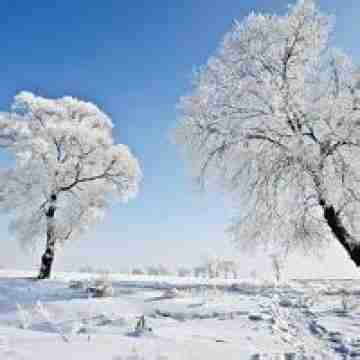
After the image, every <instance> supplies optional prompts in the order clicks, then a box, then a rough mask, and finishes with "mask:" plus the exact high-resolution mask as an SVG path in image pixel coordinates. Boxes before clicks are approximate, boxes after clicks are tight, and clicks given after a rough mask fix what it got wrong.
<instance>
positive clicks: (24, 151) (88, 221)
mask: <svg viewBox="0 0 360 360" xmlns="http://www.w3.org/2000/svg"><path fill="white" fill-rule="evenodd" d="M0 124H2V125H0V130H1V129H3V131H2V132H1V131H0V138H1V135H3V138H4V139H5V135H6V136H8V137H9V135H11V139H10V140H11V141H9V140H8V139H6V141H7V142H6V144H5V145H6V147H7V149H8V150H9V151H10V152H11V153H12V154H13V156H14V158H15V163H14V166H13V167H11V168H9V169H4V170H3V171H2V173H1V175H0V183H1V185H0V206H1V208H2V209H4V210H5V211H10V212H11V213H12V214H13V219H12V222H11V225H10V228H11V230H13V231H14V233H15V235H16V237H17V238H18V239H19V240H20V241H21V243H22V244H23V245H25V246H34V245H37V244H38V243H39V241H41V240H44V239H45V237H46V250H45V253H44V255H43V256H42V259H41V268H40V273H39V276H38V277H39V279H43V278H48V277H50V273H51V267H52V263H53V260H54V254H55V247H56V245H60V244H62V243H64V242H65V241H67V240H71V239H75V238H77V237H78V236H79V235H80V234H82V233H83V232H84V231H85V230H86V229H87V228H88V227H89V226H90V225H92V224H93V223H95V222H96V221H98V220H99V219H101V217H102V216H103V214H104V210H105V209H106V207H107V205H108V203H109V201H111V200H120V201H126V200H128V199H129V198H132V197H134V196H136V194H137V191H138V184H139V181H140V179H141V171H140V168H139V165H138V162H137V160H136V159H135V158H134V157H133V155H132V154H131V152H130V150H129V149H128V147H127V146H125V145H122V144H115V143H114V140H113V135H112V128H113V124H112V122H111V120H110V118H109V117H108V116H107V115H106V114H104V113H103V112H102V111H101V110H100V109H99V108H98V107H97V106H95V105H94V104H92V103H89V102H84V101H80V100H77V99H75V98H72V97H63V98H59V99H46V98H43V97H38V96H35V95H33V94H32V93H29V92H21V93H19V94H18V95H17V96H16V97H15V99H14V103H13V106H12V109H11V112H9V113H3V114H2V116H1V119H0ZM4 141H5V140H4ZM5 145H4V146H5Z"/></svg>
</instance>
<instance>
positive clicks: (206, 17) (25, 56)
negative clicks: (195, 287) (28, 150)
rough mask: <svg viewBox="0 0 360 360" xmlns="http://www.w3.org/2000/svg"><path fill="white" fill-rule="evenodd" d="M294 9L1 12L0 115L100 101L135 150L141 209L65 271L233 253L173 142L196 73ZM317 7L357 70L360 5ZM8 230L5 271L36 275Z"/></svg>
mask: <svg viewBox="0 0 360 360" xmlns="http://www.w3.org/2000/svg"><path fill="white" fill-rule="evenodd" d="M288 2H289V1H288V0H284V1H283V0H257V1H250V0H242V1H241V0H196V1H194V0H181V1H180V0H178V1H164V0H157V1H145V0H132V1H128V0H122V1H116V0H114V1H110V0H103V1H92V2H90V1H85V0H78V1H74V0H72V1H68V0H62V1H60V0H59V1H56V0H54V1H46V0H38V1H32V2H27V1H24V0H23V1H20V0H3V1H1V3H0V10H1V14H2V21H1V22H0V43H1V44H2V48H1V49H2V51H1V56H0V74H1V77H0V79H1V86H0V109H1V110H6V109H8V107H9V104H10V103H11V101H12V97H13V96H14V95H15V94H16V93H17V92H18V91H20V90H29V91H33V92H35V93H37V94H39V95H42V96H49V97H58V96H63V95H73V96H76V97H80V98H83V99H86V100H90V101H93V102H95V103H96V104H98V105H99V106H100V107H101V108H102V109H103V110H104V111H106V112H107V113H108V114H109V115H110V116H111V118H112V119H113V122H114V123H115V126H116V130H115V135H116V138H117V141H119V142H122V143H125V144H128V145H129V146H130V147H131V149H132V150H133V152H134V153H135V155H136V156H137V157H138V158H139V160H140V163H141V167H142V170H143V173H144V181H143V184H142V187H141V192H140V195H139V197H138V198H137V199H136V200H135V201H132V202H131V203H129V204H127V205H126V206H124V205H117V206H114V207H113V208H112V209H111V211H110V212H109V213H108V216H107V217H106V219H105V221H104V223H102V224H100V225H99V226H97V227H96V228H95V230H94V232H92V233H89V234H88V235H87V236H85V237H84V238H83V239H82V240H79V241H78V242H76V243H73V244H68V245H67V246H66V247H65V248H64V250H63V251H62V252H61V254H60V256H59V257H58V260H57V263H56V267H57V269H71V268H74V269H77V268H78V267H79V266H80V265H82V264H90V265H94V266H98V267H101V266H103V267H106V266H110V267H113V268H114V269H121V268H123V267H126V266H128V265H131V264H133V265H135V264H144V265H148V264H156V263H160V262H163V263H166V264H171V263H184V264H190V265H191V264H194V263H196V262H197V261H200V259H201V257H202V256H203V255H204V254H206V253H207V252H208V251H211V250H213V251H216V252H219V253H221V254H225V255H231V254H233V253H234V252H233V249H232V248H231V246H230V245H229V244H228V239H227V236H226V235H225V234H224V229H225V228H226V224H227V221H228V219H229V216H230V214H231V211H230V210H229V206H227V205H226V202H225V201H224V199H223V198H222V196H221V195H220V194H208V195H199V194H196V193H194V191H193V190H192V186H191V182H190V180H189V178H188V177H187V176H186V169H185V166H184V164H183V162H182V161H181V160H180V158H179V156H178V154H177V150H176V148H175V147H174V146H173V145H172V144H171V143H170V141H169V132H170V129H171V128H172V127H173V126H174V124H175V122H176V103H177V101H178V98H179V96H181V95H183V94H185V93H186V92H187V91H188V90H189V87H190V80H191V75H192V72H193V70H194V69H196V68H197V67H198V66H200V65H202V64H203V63H204V62H205V61H206V59H207V58H208V57H209V55H211V54H212V53H213V51H214V50H215V49H216V47H217V45H218V44H219V41H220V40H221V38H222V36H223V35H224V34H225V32H226V31H227V30H229V28H230V26H231V23H232V21H233V19H234V18H237V19H239V20H241V18H242V17H243V16H245V15H246V14H248V13H249V12H250V11H252V10H254V11H256V12H258V11H266V12H280V13H283V12H285V11H286V8H287V4H288ZM344 4H346V5H344ZM89 5H91V6H89ZM319 5H320V7H321V8H322V9H323V10H324V11H326V12H330V13H332V14H335V15H336V20H337V22H336V28H335V33H334V42H335V44H336V45H338V46H339V47H342V48H343V49H345V50H346V51H348V52H349V53H350V54H351V55H352V56H353V57H354V59H355V61H356V62H359V59H360V47H359V42H358V34H359V33H360V23H359V21H358V19H359V18H360V3H359V1H358V0H346V1H340V0H328V1H326V0H320V1H319ZM6 222H7V219H6V218H3V219H1V220H0V225H1V228H0V236H1V242H2V252H1V253H0V263H3V264H5V265H8V266H30V265H31V264H33V263H34V261H35V262H36V261H37V260H38V259H37V258H36V257H35V258H33V257H31V256H29V255H24V254H22V253H19V250H18V248H17V245H16V242H15V241H14V239H13V238H12V237H11V236H10V235H9V234H8V233H7V231H6ZM329 256H330V255H329ZM329 256H328V258H329V259H330V258H331V256H330V257H329ZM239 257H240V258H242V259H243V262H244V264H247V263H248V262H249V260H248V259H247V258H246V257H245V256H242V255H241V254H239ZM260 257H261V256H260ZM331 259H332V258H331ZM324 261H326V259H325V260H324ZM344 263H345V260H344ZM249 266H250V265H249ZM325 267H326V266H325ZM344 267H345V268H346V269H350V270H349V271H352V268H351V267H350V265H349V264H345V265H344ZM245 268H246V266H245ZM314 271H315V270H314ZM346 271H347V270H346Z"/></svg>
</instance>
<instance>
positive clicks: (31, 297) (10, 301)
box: [0, 270, 360, 360]
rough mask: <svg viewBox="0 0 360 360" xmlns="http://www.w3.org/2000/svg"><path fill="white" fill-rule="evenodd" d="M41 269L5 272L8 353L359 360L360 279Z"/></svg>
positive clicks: (101, 359) (2, 342)
mask: <svg viewBox="0 0 360 360" xmlns="http://www.w3.org/2000/svg"><path fill="white" fill-rule="evenodd" d="M32 275H34V274H31V273H29V272H18V271H6V270H4V271H0V359H1V360H7V359H9V360H10V359H11V360H20V359H24V360H43V359H44V360H45V359H46V360H49V359H51V360H60V359H61V360H63V359H67V360H72V359H76V360H78V359H79V360H81V359H84V360H85V359H86V360H95V359H96V360H107V359H109V360H141V359H144V360H152V359H153V360H166V359H169V360H175V359H181V360H182V359H186V360H187V359H207V360H208V359H226V360H228V359H240V360H241V359H253V360H255V359H304V358H306V359H311V358H315V359H317V358H319V359H321V358H323V359H347V358H348V359H354V358H359V359H360V337H359V336H358V334H359V320H360V307H358V298H359V296H360V281H359V280H312V281H310V280H297V281H296V280H293V281H291V282H289V283H288V284H286V285H281V286H273V285H272V284H270V283H251V282H249V281H237V283H235V284H234V280H210V281H209V282H207V281H206V280H205V279H194V278H176V277H150V276H127V275H110V277H109V279H108V280H111V283H112V286H113V293H112V296H110V297H104V298H95V297H92V296H91V295H90V294H89V293H88V292H86V290H85V289H86V288H87V287H91V286H92V285H93V283H94V280H95V278H96V276H97V275H93V274H92V275H90V274H78V273H71V274H70V273H58V274H54V278H53V279H51V280H46V281H35V280H32V279H31V276H32ZM76 281H78V282H76ZM79 281H80V282H79ZM174 288H176V289H177V290H174ZM142 316H144V319H145V326H144V327H140V328H138V329H137V330H136V329H135V328H136V325H137V323H141V317H142ZM296 353H297V354H298V355H295V354H296ZM300 354H306V357H301V355H300ZM311 356H313V357H311Z"/></svg>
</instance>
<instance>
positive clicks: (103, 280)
mask: <svg viewBox="0 0 360 360" xmlns="http://www.w3.org/2000/svg"><path fill="white" fill-rule="evenodd" d="M86 292H88V293H90V294H91V295H92V296H93V297H100V298H102V297H111V296H113V295H114V288H113V286H112V282H111V280H110V277H109V275H108V274H103V275H101V276H100V277H99V278H98V279H96V280H95V281H94V282H93V283H90V284H89V285H88V287H87V289H86Z"/></svg>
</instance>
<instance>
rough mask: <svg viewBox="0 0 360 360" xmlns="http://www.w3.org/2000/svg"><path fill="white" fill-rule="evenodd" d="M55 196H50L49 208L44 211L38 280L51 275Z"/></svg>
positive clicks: (53, 250)
mask: <svg viewBox="0 0 360 360" xmlns="http://www.w3.org/2000/svg"><path fill="white" fill-rule="evenodd" d="M55 203H56V195H51V201H50V206H49V208H48V210H47V211H46V213H45V215H46V224H47V225H46V226H47V229H46V249H45V253H44V254H43V256H42V257H41V267H40V272H39V275H38V279H39V280H42V279H48V278H50V275H51V268H52V264H53V261H54V256H55V232H54V217H55V210H56V206H55Z"/></svg>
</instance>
